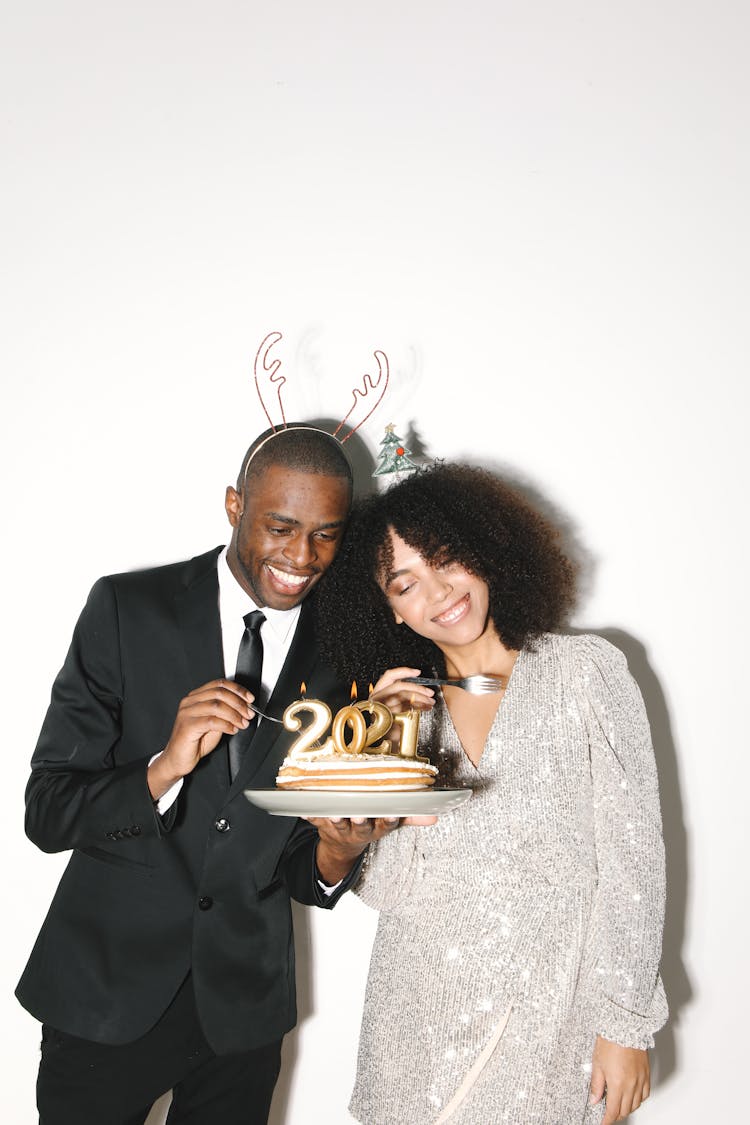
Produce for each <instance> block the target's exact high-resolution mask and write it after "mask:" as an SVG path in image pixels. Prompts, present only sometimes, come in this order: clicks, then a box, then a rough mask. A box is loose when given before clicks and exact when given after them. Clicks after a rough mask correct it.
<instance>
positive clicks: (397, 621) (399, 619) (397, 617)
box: [393, 609, 404, 625]
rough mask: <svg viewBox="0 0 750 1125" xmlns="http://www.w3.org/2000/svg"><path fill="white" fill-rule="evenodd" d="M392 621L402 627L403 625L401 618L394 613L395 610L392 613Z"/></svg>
mask: <svg viewBox="0 0 750 1125" xmlns="http://www.w3.org/2000/svg"><path fill="white" fill-rule="evenodd" d="M393 620H394V621H395V622H396V624H397V625H403V623H404V619H403V617H399V615H398V614H397V613H396V611H395V609H394V611H393Z"/></svg>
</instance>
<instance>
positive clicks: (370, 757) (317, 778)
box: [276, 748, 438, 792]
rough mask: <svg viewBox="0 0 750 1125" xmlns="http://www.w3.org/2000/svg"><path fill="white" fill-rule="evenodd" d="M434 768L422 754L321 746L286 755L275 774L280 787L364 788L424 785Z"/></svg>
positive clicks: (431, 781)
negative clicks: (349, 750) (406, 755)
mask: <svg viewBox="0 0 750 1125" xmlns="http://www.w3.org/2000/svg"><path fill="white" fill-rule="evenodd" d="M437 772H438V771H437V769H436V768H435V766H433V765H430V763H429V762H428V761H427V760H426V759H425V758H417V757H412V758H404V757H401V756H400V755H399V754H342V753H339V752H337V751H334V752H331V751H330V750H329V749H327V748H326V749H323V750H321V751H320V752H318V753H316V752H315V751H313V752H312V753H308V754H305V755H304V756H298V757H295V758H285V759H284V761H283V762H282V764H281V768H280V769H279V772H278V776H277V778H276V785H277V786H278V787H279V788H280V789H346V790H359V791H360V792H365V791H370V792H372V791H378V792H379V791H381V790H388V792H394V791H396V790H408V789H427V788H428V787H429V786H430V785H433V784H434V782H435V777H436V776H437Z"/></svg>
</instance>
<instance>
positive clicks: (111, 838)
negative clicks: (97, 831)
mask: <svg viewBox="0 0 750 1125" xmlns="http://www.w3.org/2000/svg"><path fill="white" fill-rule="evenodd" d="M107 839H108V840H116V839H117V836H116V835H115V833H114V832H108V833H107Z"/></svg>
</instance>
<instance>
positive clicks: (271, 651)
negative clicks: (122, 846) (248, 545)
mask: <svg viewBox="0 0 750 1125" xmlns="http://www.w3.org/2000/svg"><path fill="white" fill-rule="evenodd" d="M216 565H217V575H218V579H219V621H220V623H221V644H222V649H223V652H224V675H225V677H226V678H227V679H228V680H232V679H234V673H235V670H236V668H237V654H238V653H239V651H240V641H241V640H242V635H243V633H244V632H245V622H244V621H243V618H244V616H245V614H247V613H250V612H251V611H252V610H254V609H260V610H261V612H262V613H263V614H265V618H266V620H265V621H264V622H263V624H262V625H261V627H260V638H261V640H262V642H263V670H262V683H261V690H260V692H259V693H258V697H257V698H258V706H259V707H260V709H261V710H264V709H265V705H266V703H267V702H268V700H269V699H270V697H271V692H272V691H273V689H274V688H275V686H276V681H277V680H278V678H279V674H280V673H281V669H282V668H283V666H284V661H285V660H286V658H287V654H288V652H289V649H290V648H291V645H292V641H293V640H294V633H295V630H296V628H297V622H298V621H299V614H300V608H301V607H300V606H298V605H297V606H295V607H294V608H293V609H271V608H270V606H257V605H256V604H255V602H254V601H253V599H252V598H251V597H250V595H249V594H246V593H245V591H244V590H243V589H242V587H241V586H240V584H239V582H238V581H237V579H236V578H235V577H234V575H233V574H232V572H231V570H230V569H229V563H228V562H227V548H226V547H225V548H224V550H223V551H222V552H221V554H220V555H219V557H218V559H217V560H216ZM195 686H196V687H199V686H200V685H199V684H196V685H195ZM262 722H263V719H261V718H260V717H258V723H259V724H260V723H262ZM160 753H163V751H160ZM158 757H159V754H154V756H153V758H152V759H151V762H154V761H156V759H157V758H158ZM151 762H149V765H151ZM180 789H182V778H180V779H179V781H175V783H174V785H172V786H170V788H169V789H168V790H167V791H166V793H164V794H162V796H161V797H160V798H159V800H158V801H157V802H156V807H157V809H158V811H159V812H160V813H161V814H162V815H164V813H165V812H166V811H167V809H169V808H171V807H172V805H173V804H174V802H175V801H176V800H177V795H178V793H179V792H180Z"/></svg>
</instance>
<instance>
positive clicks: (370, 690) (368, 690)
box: [367, 684, 375, 695]
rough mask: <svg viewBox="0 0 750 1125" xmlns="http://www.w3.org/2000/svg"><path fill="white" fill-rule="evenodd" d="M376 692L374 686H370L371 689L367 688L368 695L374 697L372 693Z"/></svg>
mask: <svg viewBox="0 0 750 1125" xmlns="http://www.w3.org/2000/svg"><path fill="white" fill-rule="evenodd" d="M374 691H375V688H374V687H373V686H372V684H370V685H369V687H368V688H367V694H368V695H372V693H373V692H374Z"/></svg>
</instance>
